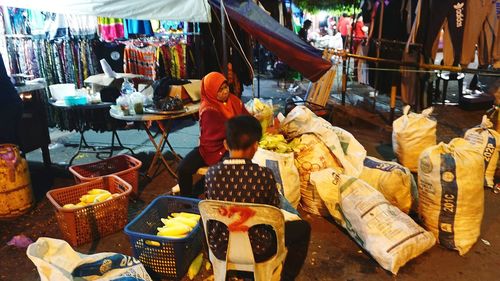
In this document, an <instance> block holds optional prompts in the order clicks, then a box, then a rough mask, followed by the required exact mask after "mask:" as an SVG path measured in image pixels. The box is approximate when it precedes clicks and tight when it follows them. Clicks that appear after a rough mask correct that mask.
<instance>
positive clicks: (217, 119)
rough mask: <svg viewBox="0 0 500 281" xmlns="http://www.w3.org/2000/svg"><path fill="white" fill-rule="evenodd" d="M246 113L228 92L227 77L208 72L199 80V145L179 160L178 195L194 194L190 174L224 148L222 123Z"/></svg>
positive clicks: (215, 159)
mask: <svg viewBox="0 0 500 281" xmlns="http://www.w3.org/2000/svg"><path fill="white" fill-rule="evenodd" d="M241 114H249V113H248V111H247V110H246V109H245V106H244V105H243V103H242V102H241V100H240V99H239V98H238V97H236V96H235V95H233V94H232V93H230V92H229V86H228V84H227V80H226V78H225V77H224V76H223V75H222V74H221V73H219V72H211V73H209V74H207V75H206V76H205V77H203V79H202V80H201V104H200V109H199V115H200V145H199V146H198V147H195V148H194V149H193V150H192V151H191V152H189V153H188V154H187V155H186V157H184V159H182V161H181V162H180V163H179V167H178V168H177V176H178V182H179V188H180V193H181V196H187V197H193V196H195V194H193V178H192V177H193V174H194V173H196V171H197V170H198V169H199V168H201V167H205V166H211V165H213V164H215V163H217V162H219V161H220V160H221V159H222V157H223V156H224V155H227V151H226V149H225V148H224V139H225V138H226V129H225V122H226V121H227V120H228V119H230V118H232V117H234V116H237V115H241Z"/></svg>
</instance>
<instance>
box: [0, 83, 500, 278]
mask: <svg viewBox="0 0 500 281" xmlns="http://www.w3.org/2000/svg"><path fill="white" fill-rule="evenodd" d="M260 82H261V85H260V87H261V88H260V97H261V98H269V99H272V100H273V103H274V104H275V105H277V110H278V111H283V110H284V103H285V101H286V99H287V98H289V97H290V96H291V95H301V94H303V92H302V91H300V89H301V88H300V87H299V88H298V89H297V91H296V92H295V93H290V92H288V91H287V89H288V88H289V86H290V85H283V83H281V84H280V83H278V82H277V81H274V80H269V79H262V80H261V81H260ZM306 86H307V85H305V86H304V87H306ZM348 86H349V89H348V99H347V100H348V104H347V105H345V106H342V105H340V102H339V100H340V95H339V94H338V93H339V91H338V89H339V81H336V83H335V84H334V91H333V94H332V97H331V100H330V104H331V106H332V107H333V117H332V120H331V121H332V123H333V124H334V125H336V126H340V127H342V128H344V129H346V130H348V131H349V132H351V133H352V134H353V135H354V136H355V137H356V139H358V140H359V141H360V142H361V144H363V146H364V147H365V149H366V150H367V152H368V155H370V156H374V157H377V158H380V159H385V160H392V159H394V158H395V157H394V154H393V152H392V146H391V131H390V122H388V119H387V116H388V115H387V97H384V96H382V95H381V96H379V97H378V98H377V102H376V107H375V109H376V111H373V107H371V105H372V104H373V97H372V96H370V92H373V89H370V88H368V87H366V86H362V85H359V84H356V83H350V84H349V85H348ZM255 95H257V92H256V93H255ZM449 95H450V96H451V97H453V96H455V97H456V95H457V91H456V89H455V91H454V89H452V88H450V89H449ZM251 97H252V92H251V89H250V88H245V92H244V96H243V100H244V101H246V100H249V99H250V98H251ZM398 108H399V109H400V108H401V107H398ZM484 112H485V110H477V111H464V110H462V109H460V108H459V107H458V106H454V105H445V106H442V105H436V106H435V111H434V116H435V118H436V119H437V121H438V128H437V135H438V141H445V142H448V141H449V140H451V139H452V138H454V137H459V136H463V133H464V132H465V130H466V129H468V128H471V127H473V126H476V125H478V124H479V123H480V121H481V116H482V115H483V114H484ZM399 114H400V110H398V111H396V115H399ZM118 134H119V136H120V138H121V140H122V142H123V144H124V145H125V146H127V147H130V148H132V149H133V150H134V152H135V153H136V157H137V158H138V159H140V160H141V161H143V163H144V165H143V167H142V168H141V173H142V172H144V171H145V169H146V167H147V166H148V165H149V163H150V162H151V160H152V157H153V153H154V148H153V146H152V144H151V143H150V142H149V140H148V138H147V136H146V133H145V132H144V131H142V130H137V129H130V130H123V131H119V132H118ZM85 136H86V138H87V140H88V142H89V143H90V144H91V145H96V146H105V145H107V144H109V141H110V139H111V134H110V133H95V132H86V133H85ZM198 136H199V127H198V123H197V122H196V121H194V120H192V119H189V118H186V119H184V120H179V121H176V122H175V123H174V126H173V130H172V132H171V134H170V136H169V140H170V142H171V143H172V145H173V147H174V149H175V151H176V152H177V153H178V154H180V155H181V156H184V155H185V154H186V153H188V152H189V151H190V150H191V149H192V148H193V147H195V146H196V145H197V143H198ZM51 139H52V144H51V147H50V154H51V157H52V161H53V163H54V165H52V167H50V168H46V167H44V166H43V165H42V164H41V161H42V157H41V152H40V151H34V152H31V153H28V154H27V156H26V158H27V159H28V161H29V166H30V172H31V177H32V182H33V190H34V193H35V196H36V206H35V207H34V208H33V209H32V210H31V211H30V212H28V213H27V214H25V215H24V216H22V217H20V218H17V219H15V220H12V221H3V222H1V223H0V256H1V257H2V262H1V264H2V265H1V266H0V280H18V281H23V280H39V277H38V273H37V271H36V268H35V266H34V265H33V263H32V262H31V261H30V260H29V259H28V258H27V257H26V254H25V249H18V248H15V247H13V246H7V245H6V243H7V241H9V240H10V239H11V238H12V237H13V236H14V235H19V234H23V235H25V236H27V237H29V238H31V239H33V240H36V239H37V238H38V237H42V236H48V237H54V238H62V236H61V233H60V231H59V228H58V225H57V221H56V220H55V217H54V215H53V211H54V209H53V207H52V205H51V203H50V202H49V201H48V200H47V199H46V197H45V193H46V192H47V191H48V190H50V189H53V188H58V187H63V186H70V185H73V184H74V180H73V178H72V176H71V174H70V173H69V172H68V170H67V167H66V166H67V161H68V160H69V159H70V158H71V156H72V155H73V154H74V153H75V151H76V145H77V144H78V141H79V135H78V134H76V133H74V132H62V131H59V130H57V129H51ZM125 152H127V151H120V152H118V153H125ZM165 155H166V158H167V159H169V163H170V164H172V165H173V167H175V165H176V162H175V160H174V157H173V156H172V154H170V153H168V152H165ZM96 160H98V159H97V158H96V157H95V155H91V154H88V155H86V154H82V155H81V156H78V157H77V158H76V159H75V162H74V164H81V163H89V162H93V161H96ZM175 184H176V181H175V179H174V178H173V177H172V176H171V175H170V174H169V173H168V172H167V171H166V170H165V169H161V170H160V171H159V173H158V175H157V176H156V177H154V178H152V179H147V178H145V177H141V178H140V187H139V190H140V194H139V196H138V198H135V199H132V200H131V201H130V204H129V213H128V218H129V220H131V219H133V218H134V217H136V216H137V215H138V214H139V213H140V212H141V210H143V209H144V208H145V207H146V206H147V205H148V203H149V202H151V201H152V200H153V199H154V198H156V197H157V196H158V195H162V194H165V193H168V192H169V191H170V189H171V188H172V187H173V186H174V185H175ZM499 196H500V195H498V194H494V193H493V192H490V191H489V190H486V191H485V213H484V218H483V222H482V229H481V236H480V239H479V240H478V241H477V242H476V244H475V245H474V246H473V247H472V249H471V250H470V252H469V253H467V254H466V255H465V256H463V257H461V256H459V255H458V253H457V252H455V251H450V250H447V249H445V248H443V247H441V246H438V245H436V246H434V247H433V248H432V249H431V250H429V251H427V252H426V253H424V254H423V255H421V256H419V257H417V258H415V259H413V260H411V261H410V262H408V263H407V264H406V265H405V266H404V267H402V268H401V270H400V271H399V273H398V275H397V276H393V275H392V274H391V273H390V272H388V271H385V270H384V269H382V268H381V267H380V266H379V265H378V263H377V262H376V261H375V260H374V259H373V258H372V257H370V255H369V254H368V253H367V252H366V251H364V250H363V249H362V248H361V247H359V246H358V245H357V244H356V243H355V241H354V240H352V239H351V238H350V236H349V235H348V234H347V233H346V231H345V230H344V229H342V228H341V227H339V226H338V225H336V224H335V223H334V222H333V220H332V219H331V218H323V217H318V216H315V215H310V214H307V213H305V212H303V211H301V210H300V209H299V211H300V212H301V214H302V215H303V217H304V219H305V220H307V221H308V222H310V224H311V226H312V237H311V242H310V246H309V251H308V255H307V259H306V262H305V265H304V267H303V269H302V272H301V274H300V276H299V277H298V278H297V280H299V281H300V280H346V281H347V280H348V281H354V280H478V281H479V280H498V268H500V219H499V216H498V213H499V211H500V204H499V201H500V197H499ZM75 249H76V250H78V251H79V252H82V253H86V254H91V253H97V252H105V251H110V252H119V253H123V254H128V255H132V249H131V245H130V243H129V241H128V237H127V236H126V235H125V234H124V233H123V232H117V233H115V234H112V235H109V236H106V237H103V238H101V239H100V240H97V241H94V242H92V243H87V244H84V245H82V246H79V247H76V248H75ZM205 260H206V256H205ZM210 274H211V271H207V270H206V269H205V268H204V267H203V268H202V271H201V273H200V275H198V276H197V277H196V278H195V280H204V279H205V278H207V277H208V276H209V275H210ZM184 280H187V278H184Z"/></svg>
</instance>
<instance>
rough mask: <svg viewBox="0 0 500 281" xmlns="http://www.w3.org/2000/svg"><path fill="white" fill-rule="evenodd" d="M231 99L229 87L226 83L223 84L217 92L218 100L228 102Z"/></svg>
mask: <svg viewBox="0 0 500 281" xmlns="http://www.w3.org/2000/svg"><path fill="white" fill-rule="evenodd" d="M228 98H229V86H228V85H227V83H226V82H224V83H222V85H221V86H220V88H219V91H218V92H217V100H218V101H221V102H225V101H227V99H228Z"/></svg>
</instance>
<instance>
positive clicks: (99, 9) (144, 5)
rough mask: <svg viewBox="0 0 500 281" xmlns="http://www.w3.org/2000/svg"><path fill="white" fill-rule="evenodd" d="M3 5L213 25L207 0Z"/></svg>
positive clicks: (11, 0)
mask: <svg viewBox="0 0 500 281" xmlns="http://www.w3.org/2000/svg"><path fill="white" fill-rule="evenodd" d="M0 5H2V6H8V7H16V8H25V9H33V10H39V11H45V12H54V13H60V14H74V15H92V16H101V17H111V18H127V19H142V20H149V19H156V20H176V21H189V22H210V21H211V18H210V6H209V5H208V2H207V0H140V1H139V0H136V1H131V0H0Z"/></svg>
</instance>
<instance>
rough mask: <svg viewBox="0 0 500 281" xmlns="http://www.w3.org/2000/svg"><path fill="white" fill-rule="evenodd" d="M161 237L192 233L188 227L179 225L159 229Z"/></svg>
mask: <svg viewBox="0 0 500 281" xmlns="http://www.w3.org/2000/svg"><path fill="white" fill-rule="evenodd" d="M157 230H158V234H157V235H159V236H168V235H184V234H187V233H189V232H190V231H191V228H190V227H189V226H187V225H183V224H178V225H173V226H164V227H158V228H157Z"/></svg>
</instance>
